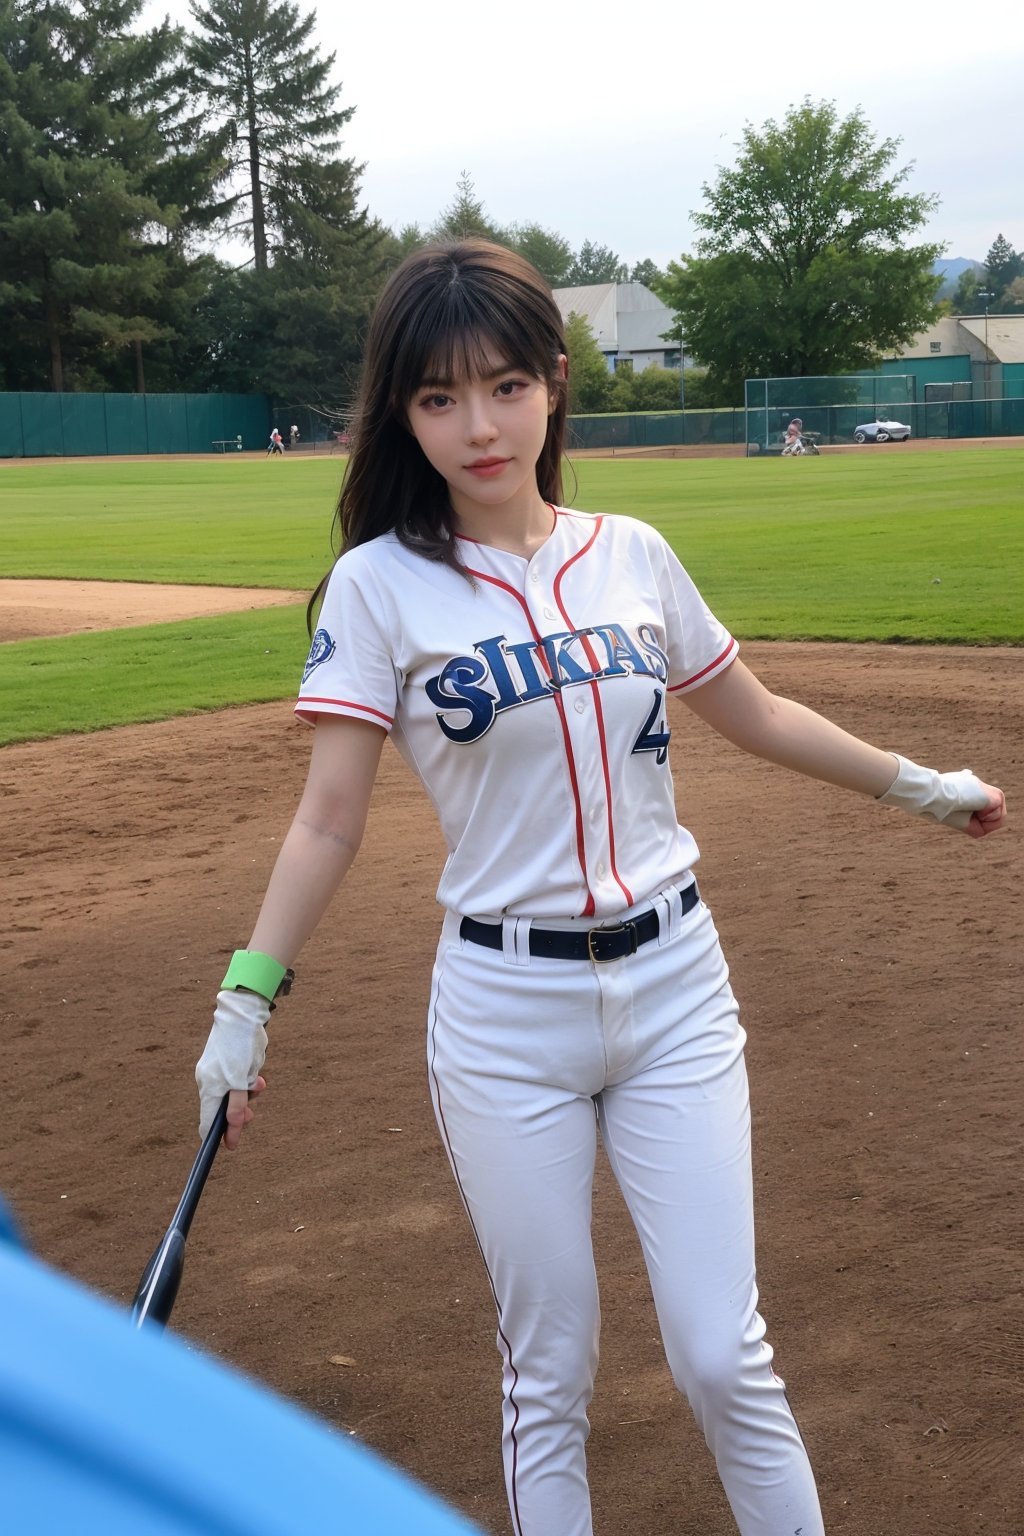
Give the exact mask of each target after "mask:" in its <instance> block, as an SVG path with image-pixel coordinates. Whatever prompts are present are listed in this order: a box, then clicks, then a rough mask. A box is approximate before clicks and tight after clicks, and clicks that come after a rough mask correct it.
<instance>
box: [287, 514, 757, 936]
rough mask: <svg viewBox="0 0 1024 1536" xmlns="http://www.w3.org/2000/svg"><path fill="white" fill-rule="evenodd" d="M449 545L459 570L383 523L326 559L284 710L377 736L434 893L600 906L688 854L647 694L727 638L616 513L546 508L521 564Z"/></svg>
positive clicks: (485, 548) (536, 905) (478, 907)
mask: <svg viewBox="0 0 1024 1536" xmlns="http://www.w3.org/2000/svg"><path fill="white" fill-rule="evenodd" d="M459 546H460V548H459V553H460V555H461V557H462V559H463V562H464V564H465V566H466V568H467V570H468V571H469V573H470V575H471V577H472V582H470V581H467V580H466V579H465V577H463V576H461V575H459V574H458V573H457V572H456V571H454V570H452V569H451V567H449V566H446V565H444V564H442V563H440V562H436V561H430V560H425V559H424V558H423V556H422V555H417V554H414V553H413V552H412V551H410V550H408V549H406V548H404V547H403V545H402V544H400V543H399V541H398V539H397V538H396V537H395V535H394V534H385V535H383V536H382V537H380V538H378V539H374V540H373V541H371V542H370V543H367V544H363V545H359V546H357V547H356V548H354V549H352V550H350V551H349V552H348V553H346V554H345V555H344V556H343V557H342V558H341V559H340V560H339V561H338V563H337V565H336V566H335V568H334V571H333V572H332V574H331V578H330V581H329V583H328V587H327V591H326V594H325V597H324V602H323V607H322V609H321V612H320V618H319V625H318V628H317V631H316V634H315V635H314V638H313V644H312V648H311V650H310V653H309V659H308V661H307V663H306V667H305V671H304V672H303V677H302V685H301V689H300V693H299V700H298V704H297V705H296V712H297V714H298V715H299V716H300V718H301V719H303V720H307V721H310V722H312V721H315V718H316V716H317V715H318V714H341V715H352V716H355V717H356V718H358V719H362V720H371V721H374V722H375V723H377V724H379V725H381V726H383V727H385V729H387V730H388V731H390V732H391V734H392V737H393V739H394V741H395V745H396V746H397V748H398V750H399V752H401V754H402V756H403V757H404V758H405V760H406V761H407V762H408V764H409V766H410V767H411V768H412V770H413V772H414V773H415V774H416V775H417V776H418V777H419V778H420V779H421V780H422V782H423V784H424V786H425V788H426V790H427V793H428V794H429V795H430V798H431V800H432V801H433V803H434V805H435V807H436V808H437V812H438V815H439V817H440V820H441V827H442V830H443V833H444V837H445V841H446V843H447V847H448V859H447V862H446V864H445V867H444V871H443V873H442V876H441V880H440V884H439V886H438V892H437V896H438V900H439V901H440V902H441V903H442V905H443V906H445V907H448V908H450V909H451V910H453V911H456V912H461V913H464V914H469V915H473V916H478V917H498V916H501V915H508V916H513V917H518V916H522V917H534V918H545V917H547V918H551V917H561V918H570V917H586V918H591V917H592V918H597V919H604V918H608V917H612V916H614V915H615V914H616V913H618V912H621V911H623V910H624V909H625V908H627V907H630V906H633V905H635V904H636V903H637V902H640V901H643V900H644V899H645V898H646V897H647V896H649V895H652V894H654V893H656V892H657V891H660V890H662V889H664V888H665V887H666V886H668V885H671V884H673V883H674V882H677V881H678V880H679V879H680V877H681V876H683V875H685V873H686V871H687V870H689V869H690V867H691V866H692V865H693V864H694V863H695V861H696V859H697V857H698V851H697V845H696V843H695V841H694V839H693V837H692V836H691V834H690V833H689V832H688V831H687V830H686V829H685V828H683V827H681V826H680V825H679V823H678V820H677V817H676V811H675V800H674V794H673V787H672V778H671V773H670V769H669V763H668V742H669V728H668V724H667V719H666V713H665V702H666V696H667V694H669V693H685V692H687V691H689V690H690V689H693V688H698V687H700V685H701V684H702V683H704V682H707V681H708V680H709V679H710V678H713V677H716V676H717V675H718V674H719V673H721V672H723V671H724V670H725V669H726V668H727V667H728V666H729V665H730V663H731V662H732V661H733V660H734V659H735V657H736V654H737V645H736V641H735V640H734V639H733V638H732V637H731V636H730V635H729V634H728V633H727V632H726V630H725V629H724V628H723V627H722V625H721V624H720V623H719V622H718V620H717V619H716V618H715V617H714V615H713V614H712V613H711V612H710V611H709V610H708V608H707V606H706V605H705V603H704V602H703V600H702V598H701V596H700V594H699V592H698V591H697V589H696V587H695V586H694V584H693V582H692V581H691V580H690V577H689V576H688V575H687V573H686V571H685V570H684V569H683V567H682V565H680V563H679V561H678V560H677V558H676V556H675V555H674V554H673V552H672V550H671V549H670V548H669V546H668V544H667V543H666V542H665V540H664V539H663V538H662V537H661V535H660V534H659V533H657V532H656V531H655V530H654V529H653V528H651V527H649V526H648V525H647V524H645V523H642V522H639V521H637V520H635V519H633V518H629V517H618V516H601V515H597V516H595V515H591V514H587V513H582V512H574V511H567V510H565V509H562V508H557V509H555V525H554V530H553V532H552V534H551V536H550V538H548V540H547V541H546V542H545V543H544V544H543V545H542V546H541V548H540V549H539V550H538V551H537V552H536V554H535V555H534V556H533V558H532V559H530V560H526V559H524V558H522V557H521V556H519V555H513V554H509V553H508V552H506V551H504V550H500V549H494V548H492V547H491V546H489V545H484V544H480V543H477V542H476V541H474V540H470V539H460V541H459Z"/></svg>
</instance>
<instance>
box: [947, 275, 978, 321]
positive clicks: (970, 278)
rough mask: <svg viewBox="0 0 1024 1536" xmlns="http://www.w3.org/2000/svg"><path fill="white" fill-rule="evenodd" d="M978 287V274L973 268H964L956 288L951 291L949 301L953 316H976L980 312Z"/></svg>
mask: <svg viewBox="0 0 1024 1536" xmlns="http://www.w3.org/2000/svg"><path fill="white" fill-rule="evenodd" d="M980 287H981V284H980V283H979V282H978V274H977V272H975V270H974V268H973V267H964V269H963V271H962V272H961V273H960V276H959V277H958V278H957V280H956V287H955V288H954V289H953V293H952V296H951V298H950V301H949V302H950V305H951V306H952V313H953V314H954V315H976V314H978V313H979V312H980V310H981V301H980V299H979V298H978V289H979V288H980Z"/></svg>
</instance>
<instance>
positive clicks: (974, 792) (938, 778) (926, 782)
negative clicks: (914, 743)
mask: <svg viewBox="0 0 1024 1536" xmlns="http://www.w3.org/2000/svg"><path fill="white" fill-rule="evenodd" d="M892 755H893V757H894V758H895V759H896V761H897V763H898V764H899V772H898V773H897V775H896V777H895V779H894V780H893V782H892V783H891V784H890V785H889V788H888V789H887V790H886V792H885V794H884V795H879V797H878V799H879V801H880V802H881V804H882V805H895V806H898V807H899V809H900V810H901V811H909V813H910V815H911V816H927V817H928V818H929V820H931V821H941V822H943V823H944V825H945V826H947V827H956V828H957V829H958V830H959V831H961V832H962V831H963V829H964V828H965V827H966V826H967V824H968V822H969V821H970V819H971V815H972V813H973V812H974V811H983V810H984V809H985V807H986V806H987V805H988V795H987V794H986V792H985V789H984V787H983V785H982V783H981V780H980V779H978V778H976V777H975V775H974V774H973V773H972V772H971V770H970V769H969V768H961V769H960V771H959V772H958V773H936V771H935V769H934V768H922V767H921V765H920V763H912V762H911V761H910V759H909V758H907V757H901V756H900V755H899V753H898V752H894V753H893V754H892Z"/></svg>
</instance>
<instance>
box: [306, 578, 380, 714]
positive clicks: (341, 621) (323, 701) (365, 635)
mask: <svg viewBox="0 0 1024 1536" xmlns="http://www.w3.org/2000/svg"><path fill="white" fill-rule="evenodd" d="M374 597H375V587H374V583H373V580H372V576H371V574H370V572H369V571H368V570H367V568H366V566H365V564H364V563H363V562H361V561H360V560H358V559H352V557H351V556H343V557H342V559H340V560H339V561H338V563H337V565H336V566H335V567H334V570H333V571H332V572H331V577H330V580H329V582H328V584H327V591H326V592H325V594H324V600H323V605H322V607H321V609H320V616H319V619H318V620H317V627H316V632H315V633H314V635H313V643H312V645H311V646H310V649H309V656H308V657H307V659H306V665H305V667H304V668H303V672H302V682H301V684H300V685H299V697H298V701H297V703H296V705H295V713H296V714H297V715H298V717H299V719H300V720H304V721H305V722H306V723H307V725H314V724H315V723H316V718H317V716H318V715H352V716H354V717H355V718H356V719H358V720H369V721H371V722H372V723H373V724H374V725H380V726H383V727H384V729H385V730H388V731H390V729H391V727H392V726H393V724H394V721H395V711H396V709H397V707H398V683H397V679H396V673H395V664H394V659H393V655H392V648H391V646H390V644H389V643H388V640H387V637H386V634H385V632H384V625H385V616H384V614H383V612H382V610H381V604H380V603H379V602H377V601H374Z"/></svg>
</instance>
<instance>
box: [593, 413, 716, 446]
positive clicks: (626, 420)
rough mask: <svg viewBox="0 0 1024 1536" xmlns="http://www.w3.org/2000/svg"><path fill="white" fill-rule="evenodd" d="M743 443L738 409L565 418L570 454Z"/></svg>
mask: <svg viewBox="0 0 1024 1536" xmlns="http://www.w3.org/2000/svg"><path fill="white" fill-rule="evenodd" d="M743 441H744V435H743V412H742V411H740V410H719V411H659V412H657V413H656V414H649V415H641V414H630V415H621V416H620V415H605V416H570V417H569V431H568V449H569V452H570V453H571V452H572V451H573V449H574V448H670V447H682V446H697V445H700V444H703V443H742V442H743Z"/></svg>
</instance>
